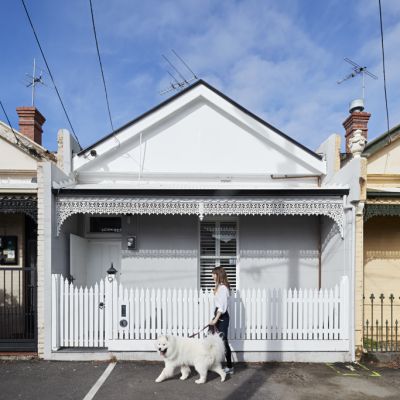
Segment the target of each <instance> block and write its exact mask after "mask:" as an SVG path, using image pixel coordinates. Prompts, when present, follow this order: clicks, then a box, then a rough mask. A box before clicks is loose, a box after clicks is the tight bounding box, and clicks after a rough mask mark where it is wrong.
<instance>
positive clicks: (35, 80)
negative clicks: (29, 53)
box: [26, 59, 44, 107]
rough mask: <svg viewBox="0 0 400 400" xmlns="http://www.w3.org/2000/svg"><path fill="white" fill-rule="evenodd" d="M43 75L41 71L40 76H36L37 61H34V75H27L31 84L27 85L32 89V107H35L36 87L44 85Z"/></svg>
mask: <svg viewBox="0 0 400 400" xmlns="http://www.w3.org/2000/svg"><path fill="white" fill-rule="evenodd" d="M42 74H43V71H40V75H39V76H36V61H35V59H33V73H32V75H29V74H26V76H27V77H28V81H29V83H28V84H27V85H26V87H32V107H33V106H34V105H35V89H36V86H37V85H38V84H39V83H40V84H41V85H44V82H43V79H42Z"/></svg>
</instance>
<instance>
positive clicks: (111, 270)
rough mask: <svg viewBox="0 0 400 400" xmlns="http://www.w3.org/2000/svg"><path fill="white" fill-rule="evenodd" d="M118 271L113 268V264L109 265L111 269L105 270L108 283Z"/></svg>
mask: <svg viewBox="0 0 400 400" xmlns="http://www.w3.org/2000/svg"><path fill="white" fill-rule="evenodd" d="M117 272H118V271H117V270H116V269H115V268H114V264H113V263H111V267H110V268H108V270H107V279H108V281H109V282H112V281H113V280H114V275H115V274H116V273H117Z"/></svg>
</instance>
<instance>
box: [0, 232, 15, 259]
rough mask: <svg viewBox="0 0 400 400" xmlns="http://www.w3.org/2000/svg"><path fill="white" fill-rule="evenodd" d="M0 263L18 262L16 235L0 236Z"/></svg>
mask: <svg viewBox="0 0 400 400" xmlns="http://www.w3.org/2000/svg"><path fill="white" fill-rule="evenodd" d="M0 264H1V265H17V264H18V238H17V236H0Z"/></svg>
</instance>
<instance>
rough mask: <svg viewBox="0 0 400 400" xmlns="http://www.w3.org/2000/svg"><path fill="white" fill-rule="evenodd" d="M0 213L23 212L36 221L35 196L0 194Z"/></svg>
mask: <svg viewBox="0 0 400 400" xmlns="http://www.w3.org/2000/svg"><path fill="white" fill-rule="evenodd" d="M0 213H5V214H21V213H23V214H27V215H29V216H30V217H31V218H32V219H33V220H34V221H35V222H37V198H36V196H32V195H22V194H21V195H18V194H6V195H4V194H3V195H1V194H0Z"/></svg>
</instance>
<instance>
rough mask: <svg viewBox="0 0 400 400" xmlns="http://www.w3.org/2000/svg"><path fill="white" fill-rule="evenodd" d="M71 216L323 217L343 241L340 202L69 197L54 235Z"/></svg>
mask: <svg viewBox="0 0 400 400" xmlns="http://www.w3.org/2000/svg"><path fill="white" fill-rule="evenodd" d="M74 214H142V215H152V214H155V215H197V216H199V218H200V219H203V218H204V216H207V215H325V216H327V217H329V218H331V219H332V220H333V221H335V222H336V224H337V225H338V227H339V230H340V233H341V236H342V237H343V227H344V210H343V201H342V199H337V198H335V199H333V198H318V199H315V198H304V197H303V198H293V197H290V198H283V197H280V198H264V199H260V198H247V199H241V198H240V199H235V198H229V199H223V198H218V199H215V198H214V199H213V198H207V199H204V198H203V199H200V198H179V199H176V198H141V197H138V198H131V197H100V196H98V197H94V196H88V197H72V196H63V197H58V198H57V200H56V215H57V235H59V233H60V230H61V226H62V224H63V223H64V221H65V220H66V219H67V218H68V217H70V216H71V215H74Z"/></svg>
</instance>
